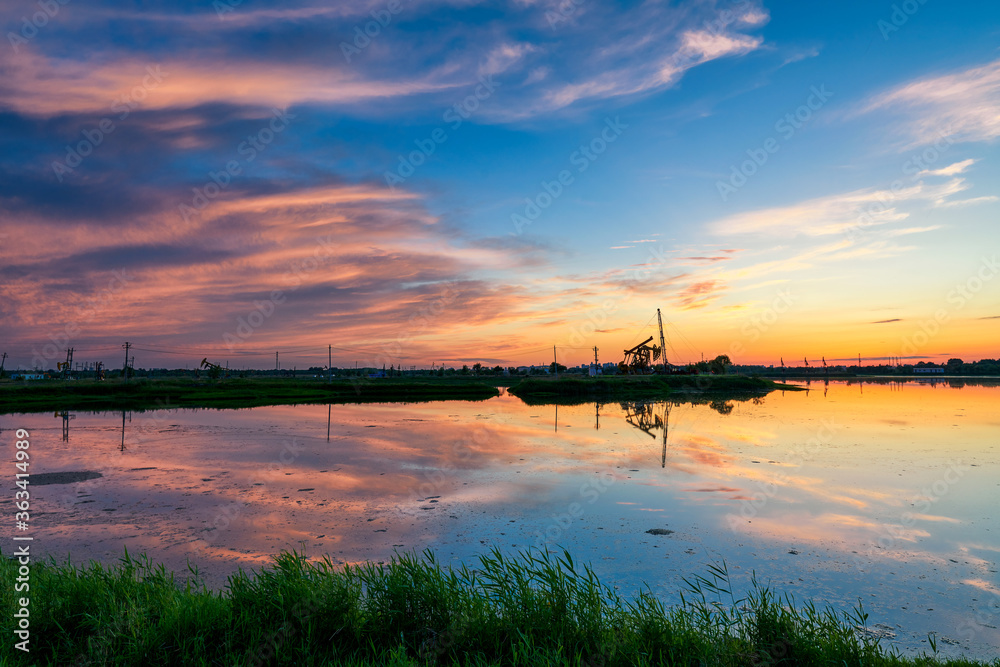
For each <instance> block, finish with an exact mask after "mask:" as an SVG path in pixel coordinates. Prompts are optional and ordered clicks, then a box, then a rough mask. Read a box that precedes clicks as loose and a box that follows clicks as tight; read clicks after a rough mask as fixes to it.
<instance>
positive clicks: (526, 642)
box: [0, 551, 1000, 667]
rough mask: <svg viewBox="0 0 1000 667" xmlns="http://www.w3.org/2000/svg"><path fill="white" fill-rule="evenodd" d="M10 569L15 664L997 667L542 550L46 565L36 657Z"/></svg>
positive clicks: (6, 602)
mask: <svg viewBox="0 0 1000 667" xmlns="http://www.w3.org/2000/svg"><path fill="white" fill-rule="evenodd" d="M2 560H3V563H2V564H0V575H2V579H3V591H2V594H0V596H2V597H0V599H2V605H3V610H4V611H3V615H2V619H3V620H2V621H0V625H2V635H3V636H4V637H5V638H6V639H5V640H4V642H3V644H2V648H0V656H2V658H0V661H2V663H3V664H6V665H28V664H32V665H39V664H50V665H68V664H101V665H210V664H211V665H216V664H218V665H264V664H268V665H271V664H275V665H325V664H358V665H365V664H379V665H386V664H394V665H425V664H449V665H451V664H454V665H459V664H461V665H470V664H471V665H501V664H503V665H566V664H573V665H576V664H582V665H602V666H605V667H611V666H615V665H685V666H687V665H723V666H726V665H732V666H736V665H797V666H808V665H824V666H825V665H874V666H881V665H887V666H888V665H955V666H959V665H973V664H987V663H974V662H968V661H950V662H946V661H937V660H935V659H932V658H918V659H904V658H900V657H898V656H896V655H893V654H890V653H889V652H887V651H885V650H884V649H882V648H881V647H880V646H879V644H878V642H877V640H875V639H872V638H871V636H870V635H868V634H866V633H864V632H863V631H860V629H859V628H860V627H861V626H863V625H864V623H865V619H866V617H865V615H864V614H863V613H862V612H861V611H860V610H857V611H855V612H854V613H853V614H846V615H838V614H837V613H835V612H834V611H832V610H819V609H816V608H815V607H814V606H813V605H809V604H807V605H805V606H800V607H796V606H795V605H794V604H793V603H792V601H791V600H789V599H786V598H780V597H778V596H776V595H775V594H774V593H773V592H772V591H770V590H768V589H767V588H763V587H760V586H755V588H754V589H753V590H752V592H751V593H750V594H749V595H748V596H747V597H746V598H745V599H740V600H737V599H735V598H734V597H733V596H732V595H731V594H730V593H729V591H728V588H727V586H728V583H727V577H726V573H725V571H724V570H722V569H719V568H713V571H712V572H710V573H709V576H708V577H696V578H694V579H693V580H692V581H691V582H690V583H689V586H690V590H689V591H688V592H687V594H686V595H685V596H684V602H683V604H682V605H681V606H679V607H671V608H665V607H664V606H663V605H662V603H660V602H659V601H658V600H656V599H655V598H653V597H652V596H650V595H648V594H645V593H640V594H639V596H638V597H636V598H633V599H624V598H621V597H619V596H618V595H617V594H616V593H615V592H614V591H613V590H612V589H610V588H609V587H607V586H604V585H602V584H601V583H600V581H599V580H598V579H597V577H596V576H595V575H594V573H593V572H592V571H591V570H590V569H589V567H586V566H583V567H581V566H580V565H579V564H577V563H575V562H574V561H573V560H572V559H571V557H570V556H569V555H568V554H565V553H564V554H563V555H562V556H553V555H550V554H543V553H540V552H537V551H533V552H529V553H523V554H520V555H517V556H513V557H512V556H505V555H502V554H500V553H499V552H496V551H494V552H492V553H491V554H490V555H488V556H483V557H481V559H480V562H479V563H478V564H477V565H476V567H475V568H474V569H471V568H468V567H463V568H462V569H457V570H451V569H447V568H443V567H441V566H439V565H438V564H437V563H436V562H435V561H434V559H433V556H432V555H430V554H429V553H425V555H424V556H423V557H417V556H412V555H402V556H397V557H395V558H394V559H393V560H392V561H390V562H389V563H387V564H385V565H381V566H380V565H375V564H371V563H369V564H365V565H361V566H356V567H345V568H342V569H341V568H337V567H335V566H333V565H332V564H331V563H330V562H329V561H324V562H320V563H311V562H308V561H306V560H305V559H304V558H302V557H301V556H299V555H296V554H289V553H285V554H282V555H281V556H280V557H278V558H277V559H276V562H275V564H274V565H273V567H271V568H269V569H265V570H263V571H262V572H260V573H256V574H246V573H240V574H237V575H234V576H233V577H231V578H230V579H229V583H228V585H227V587H226V589H225V590H224V591H223V592H213V591H210V590H207V589H205V588H203V587H201V586H199V585H197V584H196V583H192V582H191V581H188V582H186V583H184V584H183V585H178V583H177V582H175V581H174V579H173V577H172V576H171V575H169V574H167V573H166V572H165V571H164V569H163V568H162V567H154V566H152V565H151V564H150V563H149V562H148V561H147V560H145V559H139V560H135V559H131V558H129V557H128V556H127V555H126V557H125V558H124V559H123V560H122V562H121V563H120V564H119V565H118V566H115V567H110V568H105V567H101V566H99V565H96V564H91V565H89V566H87V567H83V568H79V569H78V568H74V567H71V566H69V565H60V566H57V565H55V564H49V565H35V566H34V567H33V568H32V571H31V592H30V595H31V606H30V610H31V616H30V621H31V626H30V632H31V642H30V644H29V646H30V649H31V653H30V654H24V653H22V652H21V651H18V650H16V649H14V648H13V644H14V640H13V639H12V637H14V635H13V630H14V624H13V618H12V612H13V608H14V601H13V596H14V594H13V592H12V590H13V580H14V578H15V576H16V569H17V565H16V563H14V562H13V561H11V560H8V559H6V558H4V559H2ZM992 664H993V665H1000V661H996V662H994V663H992Z"/></svg>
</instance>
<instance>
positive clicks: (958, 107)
mask: <svg viewBox="0 0 1000 667" xmlns="http://www.w3.org/2000/svg"><path fill="white" fill-rule="evenodd" d="M998 108H1000V60H994V61H993V62H990V63H987V64H985V65H981V66H978V67H972V68H969V69H966V70H963V71H960V72H953V73H950V74H945V75H941V76H931V77H926V78H922V79H918V80H916V81H912V82H910V83H907V84H904V85H902V86H899V87H897V88H894V89H892V90H890V91H888V92H885V93H882V94H880V95H877V96H875V97H874V98H873V99H871V100H870V101H869V102H868V103H867V105H866V106H865V107H864V111H869V112H870V111H874V110H889V111H893V112H897V113H901V114H902V115H903V116H904V117H905V119H906V120H904V121H903V122H902V124H901V125H900V126H899V129H898V131H899V133H900V134H901V135H903V136H904V137H906V139H905V143H906V146H907V147H914V146H920V145H925V144H929V143H933V142H935V141H938V140H939V139H940V138H941V136H943V135H944V136H951V137H954V138H955V139H957V140H960V141H989V140H992V139H995V138H997V137H998V136H1000V113H997V109H998Z"/></svg>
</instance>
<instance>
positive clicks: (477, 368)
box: [472, 361, 483, 375]
mask: <svg viewBox="0 0 1000 667" xmlns="http://www.w3.org/2000/svg"><path fill="white" fill-rule="evenodd" d="M472 372H473V373H475V374H476V375H480V374H481V373H482V372H483V365H482V364H481V363H479V362H478V361H477V362H476V363H474V364H472Z"/></svg>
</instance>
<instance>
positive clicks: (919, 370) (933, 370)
mask: <svg viewBox="0 0 1000 667" xmlns="http://www.w3.org/2000/svg"><path fill="white" fill-rule="evenodd" d="M913 372H914V373H944V369H943V368H935V367H933V366H931V367H927V368H914V369H913Z"/></svg>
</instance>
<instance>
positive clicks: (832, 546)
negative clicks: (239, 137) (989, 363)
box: [0, 380, 1000, 658]
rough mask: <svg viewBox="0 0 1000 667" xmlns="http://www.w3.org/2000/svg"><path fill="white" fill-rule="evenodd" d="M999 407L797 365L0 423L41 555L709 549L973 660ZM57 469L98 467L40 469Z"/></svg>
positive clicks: (631, 580)
mask: <svg viewBox="0 0 1000 667" xmlns="http://www.w3.org/2000/svg"><path fill="white" fill-rule="evenodd" d="M998 407H1000V385H998V384H996V383H989V382H983V383H977V382H968V383H965V382H960V381H956V382H951V383H950V382H948V381H941V380H937V381H935V382H908V383H897V382H893V383H881V384H880V383H870V382H865V383H864V384H859V383H857V382H852V383H847V382H830V383H828V384H824V383H822V382H813V383H812V384H811V385H810V390H809V391H808V392H774V393H772V394H770V395H768V396H766V397H764V398H762V399H758V400H755V401H728V402H716V403H713V404H699V405H693V404H690V403H687V404H686V403H679V404H674V403H666V402H662V401H661V402H646V403H642V402H640V403H626V404H621V403H617V402H612V403H604V404H599V405H595V404H594V403H589V404H584V405H576V406H566V405H562V406H555V405H546V406H527V405H525V404H524V403H522V402H521V401H520V400H519V399H517V398H515V397H512V396H508V395H502V396H500V397H498V398H495V399H491V400H488V401H483V402H460V401H445V402H430V403H416V404H403V403H394V404H368V405H333V406H326V405H304V406H275V407H262V408H253V409H246V410H160V411H151V412H144V413H125V414H123V413H121V412H117V413H113V412H104V413H97V414H94V413H84V412H72V413H58V414H57V415H56V416H55V418H54V417H53V415H52V414H27V415H4V416H3V417H0V427H2V429H3V431H2V434H0V441H2V442H4V443H5V447H6V446H7V443H10V444H11V446H12V439H13V432H12V431H11V429H16V428H25V429H28V430H29V431H30V432H31V453H32V462H31V473H32V477H33V478H34V480H37V482H39V483H33V484H32V486H31V491H32V509H33V512H32V531H33V535H34V538H35V541H34V543H33V545H34V549H35V551H36V553H43V554H48V555H52V556H54V557H56V558H57V559H60V560H63V559H65V558H66V556H67V555H71V556H72V560H73V561H74V562H80V561H85V560H90V559H97V560H101V561H105V562H113V561H114V560H115V559H116V558H117V557H119V556H121V554H122V548H123V547H125V546H127V547H128V549H129V551H130V552H143V551H144V552H146V553H147V554H148V555H149V556H150V557H151V558H152V559H153V560H155V561H160V562H164V563H166V564H167V566H168V567H171V568H173V569H174V570H176V571H178V572H183V571H184V569H185V564H186V563H187V562H188V560H190V561H191V562H192V563H194V564H197V565H198V567H199V569H200V572H201V574H202V575H203V576H204V578H205V580H206V581H207V582H208V584H209V585H211V586H214V587H220V586H222V585H224V583H225V577H226V575H227V574H229V573H231V572H232V571H234V570H235V569H236V568H237V567H244V568H257V567H260V566H263V565H265V564H266V563H267V562H268V560H269V559H270V557H271V556H272V555H273V554H275V553H277V552H279V551H281V550H283V549H293V548H294V549H298V550H300V551H304V552H305V553H306V554H307V555H309V556H311V557H312V556H315V557H319V556H322V555H325V554H329V555H330V556H331V558H332V559H333V560H334V561H335V562H356V561H361V560H375V561H379V560H385V559H387V558H388V557H390V556H391V555H392V553H393V552H394V551H410V550H417V551H421V550H423V549H425V548H432V549H433V550H434V551H435V553H436V554H437V556H438V558H439V560H441V561H443V562H446V563H448V562H459V561H466V562H469V561H472V560H473V559H474V557H475V556H476V555H477V554H480V553H483V552H485V551H486V550H488V549H490V548H492V547H497V548H499V549H502V550H506V551H514V550H523V549H526V548H529V547H540V546H548V547H549V548H565V549H568V550H569V551H570V553H572V554H573V556H574V558H576V559H579V560H583V561H588V562H590V563H591V564H592V565H593V567H594V569H595V570H596V572H597V573H598V575H600V576H601V578H602V580H603V581H605V583H608V584H611V585H614V586H615V587H617V588H618V589H619V592H620V593H622V594H625V595H629V596H631V595H632V594H634V593H635V592H636V591H637V590H638V588H639V587H640V586H641V585H642V584H643V583H644V584H646V585H648V586H649V588H650V589H651V590H652V591H653V592H654V593H656V594H657V595H658V596H660V597H661V598H663V599H665V600H667V601H675V600H677V599H678V591H680V590H682V589H683V588H684V586H685V585H684V582H683V581H682V577H691V576H692V575H698V574H702V575H707V574H708V570H707V566H708V564H713V563H714V564H719V563H722V562H725V564H726V566H727V567H728V570H729V572H730V574H731V577H732V580H733V583H734V586H735V587H736V588H737V589H745V587H746V586H747V585H748V584H749V580H750V576H751V574H752V573H756V576H757V578H758V580H760V581H762V582H764V583H767V584H769V585H770V586H771V587H772V588H774V589H776V590H777V591H779V592H787V593H790V594H793V595H794V596H795V599H796V600H797V601H801V602H804V601H806V600H813V601H814V602H816V603H817V604H818V605H826V604H829V605H832V606H833V607H835V608H838V609H843V610H850V609H851V608H853V607H854V606H856V605H857V604H858V601H859V600H860V602H861V603H862V604H863V606H864V609H865V611H866V612H868V613H869V614H870V616H869V620H868V623H869V627H870V628H871V629H872V631H874V632H877V633H879V634H880V635H881V636H883V637H884V639H883V642H884V643H885V644H888V645H892V646H897V647H899V648H900V650H902V651H903V652H904V653H908V654H909V653H914V652H920V651H923V650H929V644H928V642H927V634H928V633H930V632H933V633H936V637H937V643H938V648H939V650H940V651H941V652H942V653H944V654H946V655H958V654H961V653H965V654H966V655H969V656H974V657H979V658H986V657H995V656H996V655H998V654H1000V630H998V629H997V628H998V626H1000V576H998V569H1000V568H998V560H1000V523H998V522H997V516H998V514H1000V512H998V504H1000V502H998V501H1000V409H998ZM68 471H74V472H84V471H89V472H91V473H100V475H101V477H98V478H94V479H89V480H86V481H82V482H71V483H63V482H66V481H67V479H68V478H66V477H58V476H55V477H53V476H49V475H45V474H43V473H56V472H68ZM10 478H11V479H13V474H11V475H10ZM47 482H48V483H47ZM5 495H6V498H4V499H3V503H4V504H7V505H9V504H10V503H11V502H12V501H11V498H12V496H13V494H12V493H10V494H5ZM8 509H11V508H9V507H8ZM651 529H660V532H661V533H664V534H650V533H648V532H647V531H648V530H651ZM666 531H672V532H666Z"/></svg>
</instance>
